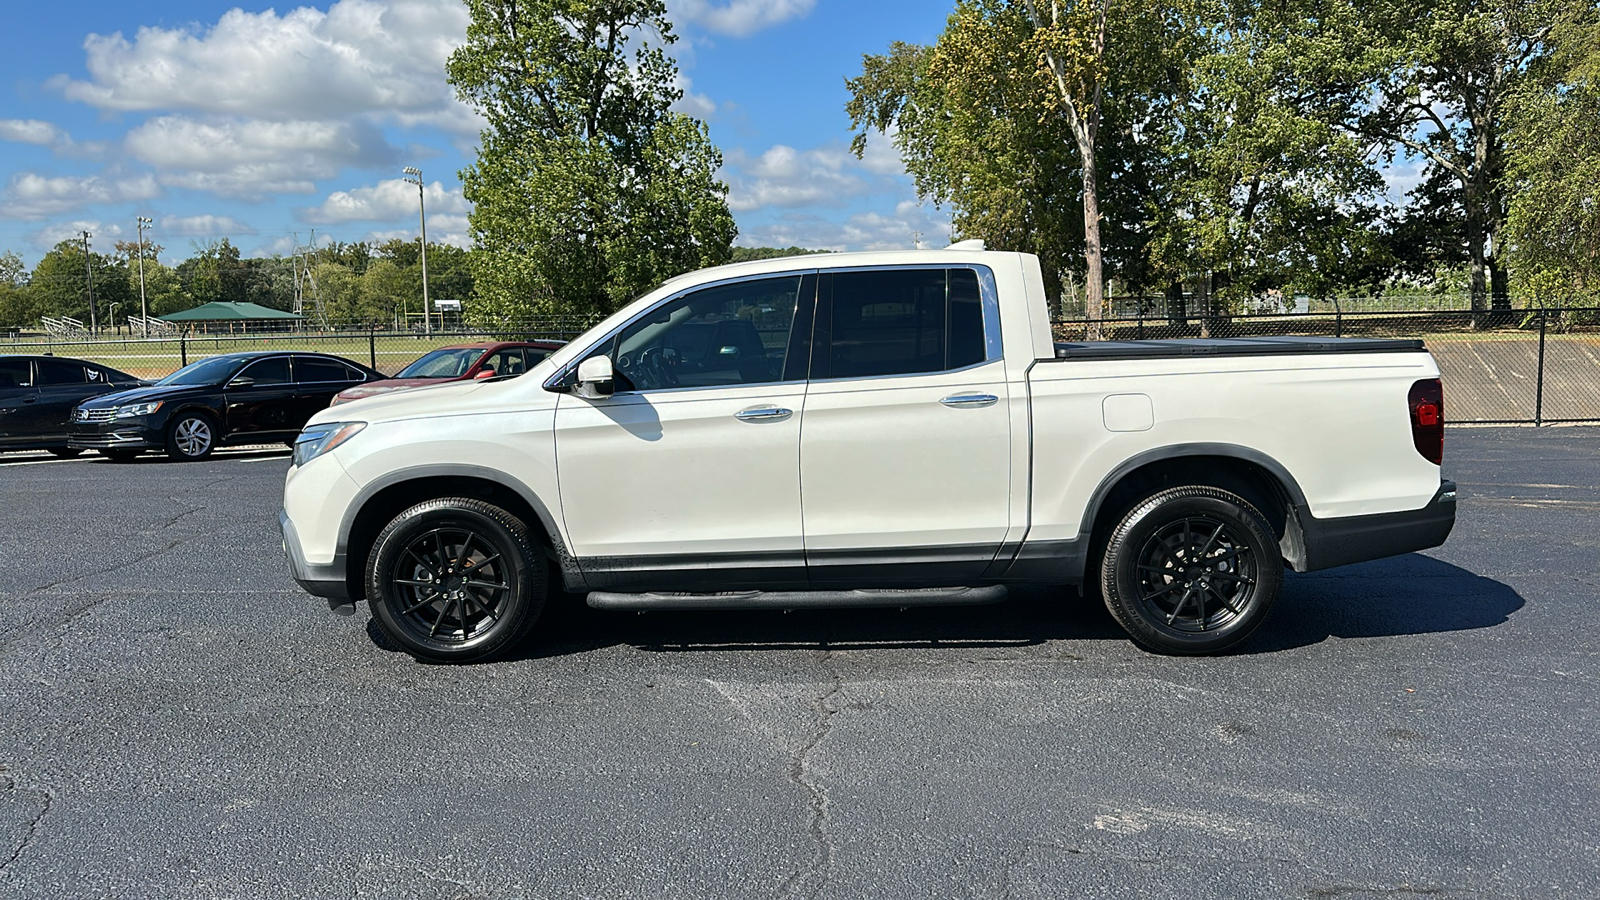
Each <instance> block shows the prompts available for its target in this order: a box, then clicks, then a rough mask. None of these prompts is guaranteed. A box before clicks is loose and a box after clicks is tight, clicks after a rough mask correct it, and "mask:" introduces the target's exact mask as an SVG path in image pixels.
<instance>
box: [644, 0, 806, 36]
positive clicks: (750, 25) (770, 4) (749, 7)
mask: <svg viewBox="0 0 1600 900" xmlns="http://www.w3.org/2000/svg"><path fill="white" fill-rule="evenodd" d="M815 5H816V0H727V2H725V3H717V2H714V0H669V3H668V6H669V7H670V8H671V10H672V13H673V18H674V19H676V20H678V21H684V22H693V23H694V24H696V25H699V26H700V27H701V28H704V29H705V30H707V31H713V32H716V33H718V34H726V35H730V36H732V37H745V36H748V35H751V34H754V33H755V32H757V31H760V30H761V29H763V28H770V27H771V26H773V25H778V24H781V23H783V22H786V21H788V20H790V19H800V18H804V17H806V16H808V15H810V14H811V8H812V7H813V6H815Z"/></svg>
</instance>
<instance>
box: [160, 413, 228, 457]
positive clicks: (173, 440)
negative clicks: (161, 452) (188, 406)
mask: <svg viewBox="0 0 1600 900" xmlns="http://www.w3.org/2000/svg"><path fill="white" fill-rule="evenodd" d="M216 443H217V428H216V426H215V425H214V424H212V422H211V419H210V418H209V417H208V416H206V415H205V414H203V413H197V412H186V413H180V414H179V415H177V416H175V417H174V418H173V420H172V421H171V422H170V423H168V425H167V456H169V457H171V458H173V459H175V460H178V461H179V462H190V461H193V460H198V459H205V458H206V457H208V456H210V455H211V451H212V450H213V449H215V448H216Z"/></svg>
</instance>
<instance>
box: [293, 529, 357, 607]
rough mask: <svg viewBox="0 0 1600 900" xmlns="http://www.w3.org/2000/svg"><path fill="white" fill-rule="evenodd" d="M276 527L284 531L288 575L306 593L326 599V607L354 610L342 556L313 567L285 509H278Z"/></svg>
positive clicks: (339, 555) (336, 556)
mask: <svg viewBox="0 0 1600 900" xmlns="http://www.w3.org/2000/svg"><path fill="white" fill-rule="evenodd" d="M278 528H279V529H281V530H282V531H283V553H284V555H285V556H287V557H288V558H289V574H290V575H291V576H293V578H294V580H295V581H296V582H297V583H298V584H299V585H300V587H302V588H304V589H305V590H306V592H307V593H310V594H312V595H314V596H317V597H325V598H327V600H328V608H329V609H331V610H333V611H334V612H336V613H340V614H341V615H350V614H351V613H353V612H355V611H356V604H355V601H354V600H352V599H350V583H349V582H348V581H347V580H346V579H345V557H344V554H343V553H339V554H335V555H334V557H333V562H331V563H329V564H328V565H325V566H316V565H312V564H310V563H308V562H306V555H305V551H304V550H302V549H301V547H300V535H299V534H298V533H297V532H296V531H295V530H294V522H293V521H291V520H290V519H289V511H288V510H282V509H280V510H278Z"/></svg>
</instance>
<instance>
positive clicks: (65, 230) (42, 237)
mask: <svg viewBox="0 0 1600 900" xmlns="http://www.w3.org/2000/svg"><path fill="white" fill-rule="evenodd" d="M85 231H87V232H89V234H90V238H89V249H90V250H91V251H93V252H95V253H110V252H111V248H112V247H113V246H114V245H115V244H116V242H117V241H118V240H120V239H121V238H122V235H123V233H124V232H123V228H122V226H121V225H115V224H113V225H107V224H105V223H103V222H101V221H100V220H98V219H79V220H78V221H75V222H54V223H51V224H49V225H46V226H44V227H43V228H41V229H39V230H38V231H34V232H31V233H29V234H28V236H27V238H28V243H30V244H32V245H33V246H35V247H37V248H38V249H40V250H51V249H54V248H55V245H57V244H59V243H61V242H62V241H66V240H78V239H80V238H82V236H83V232H85Z"/></svg>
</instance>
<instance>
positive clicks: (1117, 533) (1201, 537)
mask: <svg viewBox="0 0 1600 900" xmlns="http://www.w3.org/2000/svg"><path fill="white" fill-rule="evenodd" d="M1282 583H1283V562H1282V557H1281V556H1280V554H1279V551H1278V544H1277V541H1276V540H1274V539H1273V537H1272V528H1271V527H1270V526H1269V525H1268V524H1267V522H1266V520H1265V518H1263V517H1262V515H1261V513H1260V512H1259V511H1257V510H1256V508H1255V507H1254V506H1251V505H1250V503H1249V502H1248V501H1246V500H1245V499H1244V498H1243V497H1240V496H1238V495H1237V494H1233V493H1231V492H1229V491H1225V490H1222V489H1221V488H1214V487H1209V486H1204V485H1192V486H1188V487H1177V488H1171V489H1169V490H1165V491H1162V492H1160V493H1158V494H1156V495H1154V496H1152V497H1150V498H1148V499H1146V500H1144V501H1142V502H1140V503H1139V504H1137V505H1136V506H1134V508H1133V509H1132V510H1130V511H1129V512H1128V514H1127V515H1125V516H1123V518H1122V521H1120V522H1118V523H1117V526H1116V528H1115V529H1114V530H1113V531H1112V532H1111V538H1110V541H1109V542H1108V543H1107V544H1106V550H1105V554H1104V556H1103V557H1102V562H1101V566H1100V587H1101V591H1102V593H1103V594H1104V596H1105V602H1106V608H1107V609H1109V610H1110V611H1111V615H1112V616H1114V617H1115V618H1116V620H1117V621H1118V622H1119V623H1120V624H1121V625H1122V627H1123V628H1124V629H1126V630H1127V632H1128V635H1129V636H1130V637H1132V638H1133V640H1134V642H1135V643H1137V644H1139V645H1140V646H1142V647H1144V648H1146V649H1148V650H1153V651H1155V652H1157V653H1171V654H1179V655H1201V654H1207V653H1220V652H1222V651H1224V650H1227V649H1229V648H1231V647H1234V646H1235V645H1237V644H1238V643H1239V642H1241V641H1243V640H1244V639H1245V638H1247V637H1249V636H1250V633H1251V632H1253V631H1255V630H1256V628H1257V626H1259V625H1260V624H1261V623H1262V621H1263V620H1265V619H1266V617H1267V613H1268V612H1269V611H1270V610H1271V609H1272V604H1273V602H1274V601H1276V600H1277V598H1278V589H1279V587H1280V586H1281V585H1282Z"/></svg>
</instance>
